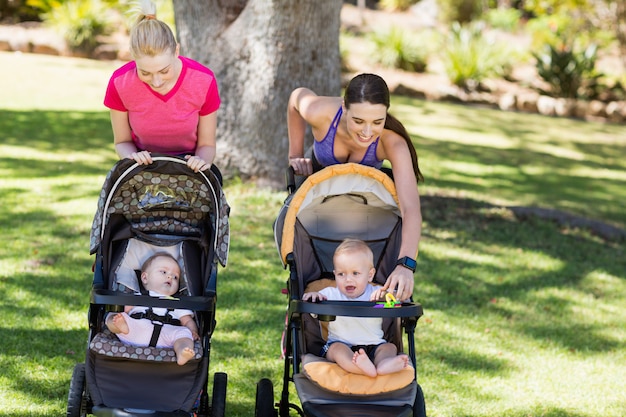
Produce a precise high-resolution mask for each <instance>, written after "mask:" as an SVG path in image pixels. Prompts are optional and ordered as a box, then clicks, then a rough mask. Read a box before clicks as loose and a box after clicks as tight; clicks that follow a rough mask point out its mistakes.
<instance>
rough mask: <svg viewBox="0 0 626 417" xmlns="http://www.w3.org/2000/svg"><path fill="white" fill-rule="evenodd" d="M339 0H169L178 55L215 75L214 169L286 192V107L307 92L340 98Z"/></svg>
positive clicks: (228, 175) (227, 175) (340, 0)
mask: <svg viewBox="0 0 626 417" xmlns="http://www.w3.org/2000/svg"><path fill="white" fill-rule="evenodd" d="M341 6H342V0H174V12H175V20H176V28H177V31H178V39H179V42H180V44H181V55H185V56H188V57H190V58H193V59H196V60H198V61H199V62H201V63H203V64H205V65H207V66H208V67H209V68H211V69H212V70H213V71H214V72H215V76H216V78H217V82H218V86H219V89H220V96H221V98H222V106H221V108H220V110H219V113H218V129H217V157H216V160H215V162H216V165H218V166H219V167H220V169H221V170H222V171H223V172H224V174H225V176H226V177H227V178H228V177H232V176H234V175H239V176H241V178H242V179H244V180H249V179H254V180H257V181H258V183H259V184H261V185H269V186H272V187H274V188H282V187H284V173H285V169H286V168H287V166H288V165H287V152H288V141H287V123H286V114H287V101H288V98H289V94H290V93H291V91H292V90H293V89H294V88H296V87H300V86H306V87H309V88H311V89H313V90H314V91H316V92H317V93H318V94H320V95H338V94H340V93H341V70H340V64H341V62H340V55H339V26H340V13H341Z"/></svg>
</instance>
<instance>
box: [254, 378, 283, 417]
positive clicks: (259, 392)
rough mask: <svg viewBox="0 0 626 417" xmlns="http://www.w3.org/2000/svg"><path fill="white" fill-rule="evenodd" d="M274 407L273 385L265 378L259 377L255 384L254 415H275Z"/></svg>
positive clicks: (268, 416) (263, 416) (273, 416)
mask: <svg viewBox="0 0 626 417" xmlns="http://www.w3.org/2000/svg"><path fill="white" fill-rule="evenodd" d="M277 415H278V413H277V412H276V409H275V408H274V386H273V385H272V381H270V380H269V379H267V378H263V379H261V380H260V381H259V382H258V383H257V385H256V405H255V409H254V416H255V417H276V416H277Z"/></svg>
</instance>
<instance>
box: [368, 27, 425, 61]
mask: <svg viewBox="0 0 626 417" xmlns="http://www.w3.org/2000/svg"><path fill="white" fill-rule="evenodd" d="M420 34H422V36H420ZM420 34H416V33H414V32H411V31H408V30H403V29H400V28H398V27H396V26H393V27H391V28H389V29H386V30H381V31H377V32H372V33H371V34H370V35H369V39H370V40H371V41H372V43H373V44H374V49H375V52H374V56H375V57H376V58H377V60H378V62H379V63H381V64H382V65H384V66H386V67H391V68H399V69H402V70H405V71H413V72H423V71H424V70H426V65H427V59H428V50H429V48H428V45H430V44H431V42H429V39H428V37H427V33H426V32H421V33H420Z"/></svg>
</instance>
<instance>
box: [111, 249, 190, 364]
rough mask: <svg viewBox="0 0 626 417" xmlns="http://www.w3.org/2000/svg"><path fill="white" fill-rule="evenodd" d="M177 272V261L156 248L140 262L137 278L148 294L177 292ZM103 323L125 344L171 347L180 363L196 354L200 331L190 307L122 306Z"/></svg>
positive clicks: (178, 267) (178, 276)
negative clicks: (195, 347) (119, 310)
mask: <svg viewBox="0 0 626 417" xmlns="http://www.w3.org/2000/svg"><path fill="white" fill-rule="evenodd" d="M180 275H181V274H180V265H179V264H178V261H177V260H176V259H174V257H173V256H172V255H170V254H169V253H167V252H158V253H156V254H154V255H152V256H151V257H150V258H148V260H147V261H146V262H145V263H144V264H143V266H142V268H141V276H140V279H141V283H142V284H143V287H144V288H145V289H146V290H147V291H148V292H149V294H150V296H152V297H167V296H173V295H175V294H176V293H177V292H178V288H179V284H178V283H179V280H180ZM155 319H159V320H161V321H163V322H155V321H154V320H155ZM106 325H107V327H108V328H109V330H110V331H111V332H113V333H115V334H117V337H118V338H119V339H120V340H121V341H122V342H124V343H126V344H129V345H132V346H151V345H153V344H154V345H155V347H157V348H161V347H167V348H174V352H176V362H177V363H178V364H179V365H184V364H186V363H187V362H188V361H189V360H190V359H192V358H193V357H194V356H195V352H194V344H193V341H194V340H198V339H199V335H198V326H197V325H196V322H195V321H194V318H193V312H192V311H191V310H186V309H174V310H172V309H169V310H168V309H163V308H147V307H141V306H138V307H136V306H125V307H124V312H123V313H115V314H109V315H108V316H107V319H106Z"/></svg>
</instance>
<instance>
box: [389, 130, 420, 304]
mask: <svg viewBox="0 0 626 417" xmlns="http://www.w3.org/2000/svg"><path fill="white" fill-rule="evenodd" d="M383 146H384V151H385V154H386V155H385V159H388V160H389V161H390V162H391V167H392V170H393V177H394V183H395V186H396V192H397V194H398V200H399V202H400V213H401V216H402V240H401V243H400V250H399V253H398V258H402V257H404V256H408V257H409V258H412V259H415V258H416V257H417V252H418V247H419V241H420V238H421V235H422V210H421V207H420V197H419V192H418V188H417V179H416V178H415V173H414V172H413V165H412V162H411V157H410V154H409V151H408V149H407V148H406V147H407V144H406V142H405V141H404V139H403V138H402V137H400V136H399V135H397V134H395V133H389V131H385V140H384V141H383ZM414 284H415V282H414V275H413V271H411V270H410V269H408V268H406V267H404V266H401V265H398V266H396V267H395V268H394V270H393V271H392V272H391V274H390V275H389V277H387V281H386V282H385V285H384V287H383V288H384V289H385V290H387V291H392V290H394V289H395V290H396V291H397V292H396V293H395V294H394V295H395V297H396V298H397V299H398V300H407V299H409V298H410V297H411V296H412V295H413V287H414Z"/></svg>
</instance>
